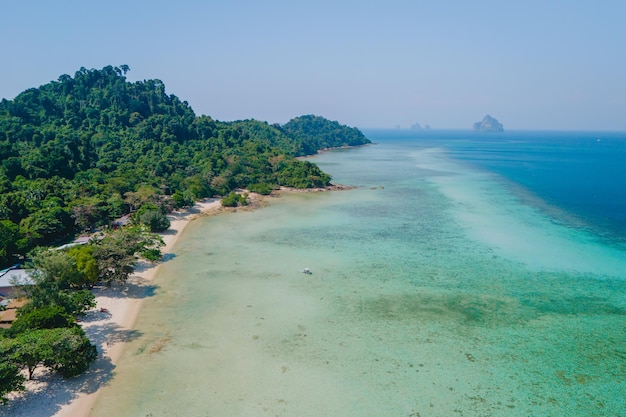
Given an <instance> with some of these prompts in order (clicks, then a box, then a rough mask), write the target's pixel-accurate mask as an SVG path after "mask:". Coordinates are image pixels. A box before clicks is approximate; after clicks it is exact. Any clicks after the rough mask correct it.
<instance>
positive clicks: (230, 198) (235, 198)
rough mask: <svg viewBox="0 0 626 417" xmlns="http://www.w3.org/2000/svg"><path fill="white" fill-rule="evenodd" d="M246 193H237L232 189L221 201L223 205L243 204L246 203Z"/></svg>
mask: <svg viewBox="0 0 626 417" xmlns="http://www.w3.org/2000/svg"><path fill="white" fill-rule="evenodd" d="M246 197H247V196H246V195H242V194H237V193H236V192H234V191H231V192H230V193H228V195H227V196H226V197H224V198H222V200H221V203H222V206H223V207H237V206H239V205H241V206H245V205H247V204H248V200H247V198H246Z"/></svg>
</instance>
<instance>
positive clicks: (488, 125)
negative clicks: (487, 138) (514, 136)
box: [473, 115, 504, 132]
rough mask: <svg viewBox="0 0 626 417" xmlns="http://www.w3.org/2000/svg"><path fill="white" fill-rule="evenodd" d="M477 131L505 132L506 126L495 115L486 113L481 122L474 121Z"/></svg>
mask: <svg viewBox="0 0 626 417" xmlns="http://www.w3.org/2000/svg"><path fill="white" fill-rule="evenodd" d="M473 130H474V131H475V132H504V126H502V123H500V122H499V121H498V119H496V118H495V117H492V116H490V115H486V116H485V117H483V120H482V121H480V122H476V123H474V126H473Z"/></svg>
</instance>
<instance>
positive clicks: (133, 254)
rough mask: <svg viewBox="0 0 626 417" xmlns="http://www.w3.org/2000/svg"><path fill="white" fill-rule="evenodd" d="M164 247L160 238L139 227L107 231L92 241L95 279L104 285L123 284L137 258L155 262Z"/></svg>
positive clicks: (159, 257)
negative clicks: (96, 277) (95, 269)
mask: <svg viewBox="0 0 626 417" xmlns="http://www.w3.org/2000/svg"><path fill="white" fill-rule="evenodd" d="M164 245H165V243H164V242H163V239H161V237H160V236H158V235H155V234H153V233H150V232H149V231H148V230H147V228H146V227H145V226H142V225H139V226H133V227H124V228H121V229H119V230H115V231H112V232H110V233H109V234H107V235H106V236H104V237H103V238H102V239H99V240H96V241H95V242H94V247H93V256H94V258H95V259H96V261H97V263H98V275H99V280H100V281H101V282H104V283H106V284H107V285H111V284H113V283H124V282H126V281H127V280H128V278H129V277H130V275H131V274H132V273H133V269H134V267H135V264H136V263H137V260H138V258H137V257H138V256H141V257H143V258H145V259H147V260H149V261H158V260H160V259H161V257H162V254H161V248H162V247H163V246H164Z"/></svg>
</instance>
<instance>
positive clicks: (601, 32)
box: [0, 0, 626, 131]
mask: <svg viewBox="0 0 626 417" xmlns="http://www.w3.org/2000/svg"><path fill="white" fill-rule="evenodd" d="M624 22H626V0H594V1H591V0H590V1H581V0H568V1H560V0H542V1H539V0H526V1H502V0H501V1H485V0H477V1H470V0H466V1H452V0H441V1H434V0H433V1H421V0H413V1H403V0H384V1H378V0H376V1H370V0H360V1H356V0H354V1H352V0H349V1H342V0H334V1H328V0H316V1H310V0H309V1H300V0H263V1H260V0H257V1H252V0H231V1H226V0H205V1H201V0H177V1H169V0H168V1H162V0H151V1H147V0H146V1H138V0H135V1H133V0H108V1H106V2H91V1H84V0H20V1H9V0H3V1H2V3H1V5H0V45H1V47H0V57H1V59H0V62H1V64H0V98H6V99H12V98H14V97H15V96H16V95H17V94H19V93H20V92H22V91H24V90H26V89H28V88H31V87H38V86H40V85H42V84H45V83H47V82H49V81H52V80H56V79H58V77H59V76H60V75H62V74H69V75H72V76H73V74H74V73H75V72H76V71H78V70H79V69H80V68H81V67H85V68H88V69H90V68H96V69H100V68H103V67H105V66H107V65H113V66H118V65H122V64H126V65H128V66H129V67H130V69H131V71H130V72H129V73H128V74H127V78H128V80H129V81H139V80H145V79H160V80H162V81H163V82H164V83H165V86H166V92H167V93H168V94H174V95H176V96H178V97H179V98H180V99H181V100H185V101H187V102H188V103H189V104H190V105H191V107H192V108H193V109H194V111H195V112H196V114H198V115H201V114H205V115H209V116H211V117H213V118H214V119H217V120H223V121H230V120H240V119H258V120H263V121H268V122H270V123H285V122H287V121H288V120H289V119H291V118H293V117H295V116H299V115H303V114H316V115H320V116H324V117H326V118H329V119H331V120H337V121H339V122H341V123H345V124H348V125H350V126H356V127H359V128H363V129H367V128H393V127H401V128H408V127H410V126H411V125H413V124H414V123H420V124H421V125H425V124H428V125H430V126H431V127H432V128H433V129H470V128H471V127H472V125H473V123H474V122H476V121H479V120H481V119H482V118H483V117H484V116H485V115H486V114H490V115H492V116H493V117H495V118H497V119H498V120H499V121H500V122H501V123H503V125H504V128H505V129H529V130H530V129H538V130H543V129H546V130H613V131H626V24H624Z"/></svg>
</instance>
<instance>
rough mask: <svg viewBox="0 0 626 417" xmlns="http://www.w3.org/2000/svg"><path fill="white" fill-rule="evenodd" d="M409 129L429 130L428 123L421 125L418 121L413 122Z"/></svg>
mask: <svg viewBox="0 0 626 417" xmlns="http://www.w3.org/2000/svg"><path fill="white" fill-rule="evenodd" d="M411 130H430V125H427V124H426V125H424V126H423V127H422V125H420V124H419V123H415V124H413V125H411Z"/></svg>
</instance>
